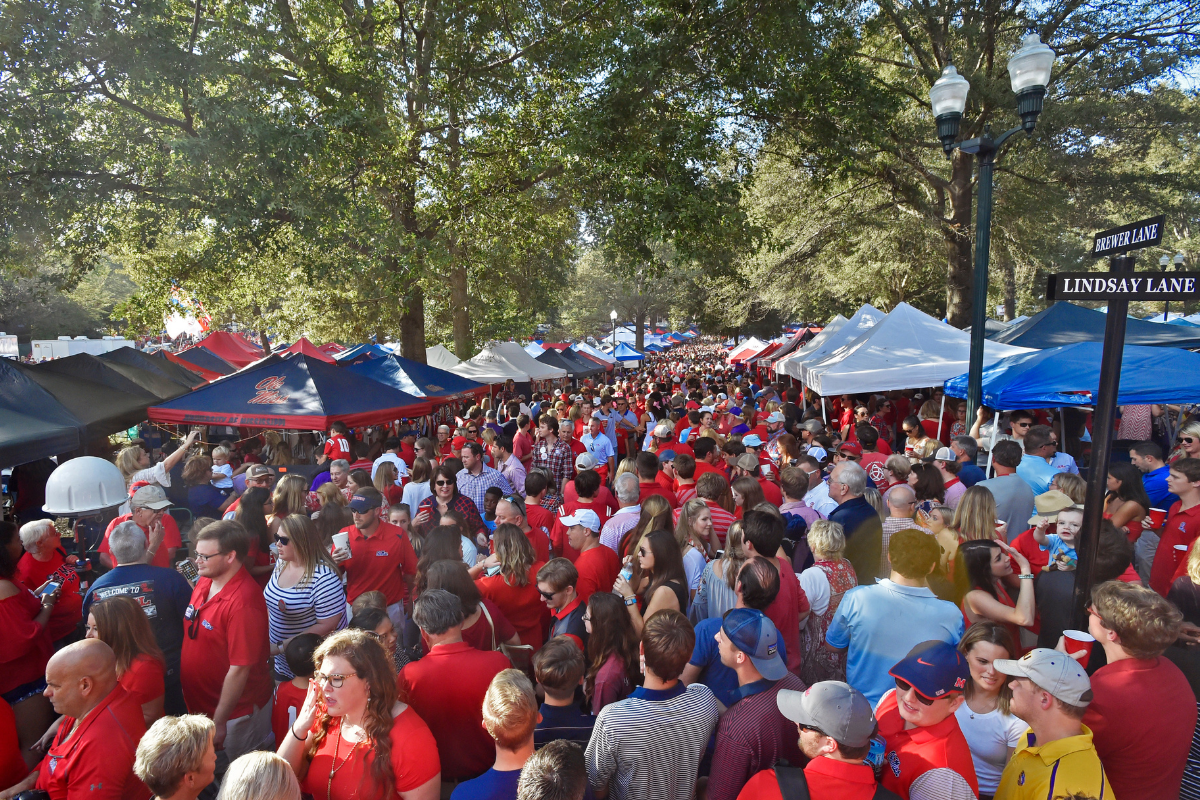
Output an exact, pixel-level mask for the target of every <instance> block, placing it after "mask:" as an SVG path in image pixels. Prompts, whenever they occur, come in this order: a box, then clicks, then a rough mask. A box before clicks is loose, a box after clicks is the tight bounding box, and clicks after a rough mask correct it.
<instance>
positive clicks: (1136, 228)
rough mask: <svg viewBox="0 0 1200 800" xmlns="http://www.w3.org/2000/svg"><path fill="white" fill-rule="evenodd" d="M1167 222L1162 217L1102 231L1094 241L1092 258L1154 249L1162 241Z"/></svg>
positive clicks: (1164, 217)
mask: <svg viewBox="0 0 1200 800" xmlns="http://www.w3.org/2000/svg"><path fill="white" fill-rule="evenodd" d="M1166 221H1167V218H1166V216H1163V215H1160V216H1157V217H1151V218H1150V219H1144V220H1142V221H1141V222H1133V223H1130V224H1129V225H1122V226H1121V227H1119V228H1110V229H1109V230H1106V231H1100V232H1099V233H1097V234H1096V236H1095V238H1094V239H1093V240H1092V258H1101V257H1103V256H1115V255H1117V254H1118V253H1127V252H1129V251H1130V250H1140V249H1141V248H1143V247H1152V246H1154V245H1156V244H1158V243H1159V242H1161V241H1162V234H1163V227H1165V223H1166Z"/></svg>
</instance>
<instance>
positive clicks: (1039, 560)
mask: <svg viewBox="0 0 1200 800" xmlns="http://www.w3.org/2000/svg"><path fill="white" fill-rule="evenodd" d="M1054 529H1055V526H1054V525H1049V526H1047V527H1046V533H1053V532H1054ZM1012 548H1013V549H1014V550H1016V551H1017V552H1018V553H1020V554H1021V555H1023V556H1025V558H1027V559H1029V571H1030V572H1032V573H1033V574H1034V575H1037V574H1038V573H1039V572H1041V571H1042V570H1044V569H1045V568H1046V565H1047V564H1049V563H1050V551H1049V550H1043V549H1042V546H1041V545H1040V544H1038V543H1037V540H1036V539H1034V538H1033V528H1030V529H1028V530H1026V531H1024V532H1022V533H1020V534H1018V535H1017V538H1015V539H1013V540H1012ZM1013 568H1014V569H1016V566H1015V565H1014V567H1013Z"/></svg>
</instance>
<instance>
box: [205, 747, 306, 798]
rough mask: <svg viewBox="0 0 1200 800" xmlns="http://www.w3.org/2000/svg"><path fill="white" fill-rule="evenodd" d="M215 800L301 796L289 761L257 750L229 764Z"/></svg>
mask: <svg viewBox="0 0 1200 800" xmlns="http://www.w3.org/2000/svg"><path fill="white" fill-rule="evenodd" d="M217 800H300V782H299V781H297V780H296V773H295V772H293V771H292V766H291V764H289V763H288V762H287V761H284V760H283V759H282V758H280V757H279V756H277V755H275V754H274V753H267V752H264V751H261V750H259V751H255V752H253V753H247V754H246V755H244V756H241V757H239V758H238V759H237V760H236V761H234V762H233V763H232V764H230V765H229V769H228V770H227V771H226V772H225V777H224V778H222V779H221V791H220V792H218V793H217Z"/></svg>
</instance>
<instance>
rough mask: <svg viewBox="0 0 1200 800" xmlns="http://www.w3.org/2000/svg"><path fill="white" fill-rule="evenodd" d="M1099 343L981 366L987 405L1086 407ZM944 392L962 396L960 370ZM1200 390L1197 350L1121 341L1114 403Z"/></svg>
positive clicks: (1163, 399)
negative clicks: (1190, 350) (1148, 345)
mask: <svg viewBox="0 0 1200 800" xmlns="http://www.w3.org/2000/svg"><path fill="white" fill-rule="evenodd" d="M1103 349H1104V346H1103V344H1102V343H1100V342H1079V343H1077V344H1069V345H1066V346H1065V347H1051V348H1047V349H1045V350H1038V351H1036V352H1033V353H1022V354H1021V355H1016V356H1009V357H1008V358H1002V359H1000V360H999V361H996V362H995V363H994V364H992V365H991V366H989V367H986V368H984V370H983V398H982V403H983V404H984V405H985V406H987V407H989V408H997V409H1004V410H1012V409H1018V408H1051V407H1054V406H1090V405H1094V404H1095V402H1096V394H1097V392H1098V391H1099V386H1100V357H1101V353H1102V351H1103ZM944 385H945V389H946V394H947V395H949V396H951V397H966V396H967V376H966V375H965V374H963V375H959V376H958V377H955V378H951V379H950V380H948V381H946V382H945V384H944ZM1197 394H1200V353H1192V352H1189V351H1187V350H1178V349H1175V348H1167V347H1141V346H1138V345H1126V347H1125V350H1124V352H1123V355H1122V359H1121V384H1120V392H1119V394H1118V396H1117V405H1144V404H1148V403H1190V402H1194V400H1195V398H1196V396H1197Z"/></svg>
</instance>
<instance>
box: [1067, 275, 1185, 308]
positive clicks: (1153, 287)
mask: <svg viewBox="0 0 1200 800" xmlns="http://www.w3.org/2000/svg"><path fill="white" fill-rule="evenodd" d="M1118 297H1120V298H1122V299H1124V300H1158V301H1163V300H1197V299H1200V272H1172V273H1160V272H1126V273H1115V272H1060V273H1058V274H1057V275H1051V276H1050V278H1049V281H1048V283H1047V285H1046V299H1047V300H1051V301H1059V300H1113V299H1115V298H1118Z"/></svg>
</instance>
